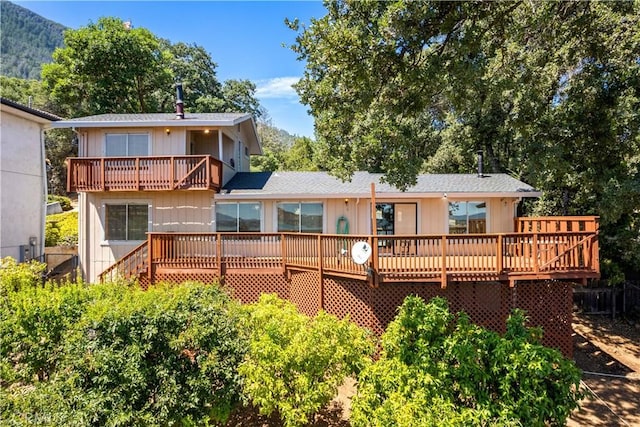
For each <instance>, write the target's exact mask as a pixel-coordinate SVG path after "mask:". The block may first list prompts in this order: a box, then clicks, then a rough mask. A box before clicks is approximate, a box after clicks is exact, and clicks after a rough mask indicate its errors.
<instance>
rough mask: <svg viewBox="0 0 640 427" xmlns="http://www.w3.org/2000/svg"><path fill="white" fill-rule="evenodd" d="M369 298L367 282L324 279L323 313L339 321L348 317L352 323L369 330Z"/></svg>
mask: <svg viewBox="0 0 640 427" xmlns="http://www.w3.org/2000/svg"><path fill="white" fill-rule="evenodd" d="M371 297H372V289H371V287H370V286H369V283H368V282H367V281H363V280H348V279H339V278H333V277H325V279H324V311H326V312H327V313H330V314H333V315H334V316H336V317H338V318H339V319H342V318H344V317H345V316H347V315H349V318H350V319H351V321H352V322H354V323H355V324H357V325H358V326H361V327H363V328H367V329H371V318H372V313H371Z"/></svg>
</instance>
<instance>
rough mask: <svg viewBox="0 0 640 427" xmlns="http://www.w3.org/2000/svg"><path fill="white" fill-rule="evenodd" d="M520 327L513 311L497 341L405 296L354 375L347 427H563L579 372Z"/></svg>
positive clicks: (435, 304) (521, 319) (441, 306)
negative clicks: (376, 353) (377, 350)
mask: <svg viewBox="0 0 640 427" xmlns="http://www.w3.org/2000/svg"><path fill="white" fill-rule="evenodd" d="M525 322H526V318H525V316H524V314H523V312H522V311H520V310H516V311H514V313H513V314H512V315H511V316H510V317H509V319H508V320H507V332H506V334H505V336H504V337H500V336H499V335H498V334H497V333H495V332H492V331H488V330H486V329H484V328H481V327H478V326H475V325H473V324H471V322H470V321H469V318H468V317H467V316H466V315H465V314H464V313H460V314H459V315H458V317H457V319H456V318H455V316H453V315H452V314H450V313H449V309H448V306H447V303H446V301H445V300H444V299H442V298H434V299H433V300H431V302H430V303H428V304H425V302H424V301H423V300H422V299H420V298H418V297H407V299H405V301H404V303H403V305H402V306H401V307H400V309H399V313H398V315H397V316H396V318H395V319H394V321H393V322H391V324H390V325H389V327H388V328H387V330H386V332H385V333H384V335H383V337H382V352H381V356H380V359H379V360H378V361H377V362H376V363H375V364H373V365H370V366H369V367H367V368H366V369H365V370H364V371H363V372H362V373H361V375H360V376H359V377H358V394H357V395H356V397H355V398H354V401H353V406H352V410H353V412H352V417H351V423H352V425H354V426H361V425H362V426H364V425H372V426H383V425H397V426H413V425H439V426H455V425H501V426H502V425H527V426H529V425H531V426H544V425H549V424H551V425H564V422H565V420H566V418H567V417H568V415H569V414H570V413H571V411H572V410H573V409H574V408H575V407H577V405H578V401H579V399H580V398H581V397H582V394H581V392H580V391H579V389H578V386H579V383H580V377H581V375H580V371H579V370H578V368H576V366H575V364H574V363H573V361H571V360H568V359H564V358H563V357H562V355H561V354H560V353H559V352H558V351H557V350H555V349H551V348H547V347H544V346H542V345H541V344H540V343H539V340H540V338H541V331H540V330H539V329H531V328H527V327H526V326H525Z"/></svg>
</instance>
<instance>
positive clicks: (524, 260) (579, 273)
mask: <svg viewBox="0 0 640 427" xmlns="http://www.w3.org/2000/svg"><path fill="white" fill-rule="evenodd" d="M147 236H148V239H147V242H145V244H146V248H145V247H144V245H145V244H143V245H141V246H139V247H138V248H136V249H135V250H134V251H132V252H130V253H129V254H127V255H126V256H125V257H124V258H123V259H122V260H121V261H119V262H118V263H116V264H114V266H112V267H110V269H107V270H105V272H103V273H102V275H101V277H106V275H107V274H111V271H113V270H114V269H117V270H118V271H120V272H121V270H122V269H123V268H130V269H133V270H134V271H133V272H128V271H125V272H124V273H125V274H124V275H125V276H127V275H131V274H137V273H135V270H136V269H137V270H140V271H145V270H146V271H148V273H149V275H150V279H151V281H153V276H154V274H155V272H156V271H158V270H164V271H165V272H166V271H173V270H191V269H208V270H213V271H215V272H216V273H217V274H218V275H223V274H224V272H226V271H228V270H230V269H234V270H258V269H265V270H280V271H286V270H291V269H294V270H295V269H298V270H309V271H319V272H321V273H322V274H335V275H340V276H344V277H354V278H362V279H364V278H366V277H367V276H371V275H372V274H373V275H375V276H374V277H375V278H378V277H381V278H382V279H383V280H391V281H394V280H395V281H398V280H401V281H402V280H421V279H430V280H431V279H433V280H436V281H440V282H441V283H442V284H443V286H446V283H447V281H448V280H449V278H450V277H453V276H456V277H462V276H465V275H468V276H474V277H476V276H477V277H479V276H486V277H490V278H492V279H491V280H512V279H513V280H517V278H518V277H536V276H538V275H539V276H541V277H542V276H544V277H551V276H553V275H554V274H556V273H558V274H560V273H561V274H564V275H568V277H569V276H571V274H574V273H575V277H577V278H580V277H585V275H589V277H595V276H597V275H599V264H598V253H597V232H595V231H563V232H537V231H536V232H528V233H498V234H444V235H410V236H406V235H402V236H401V235H383V236H380V235H342V234H312V233H196V232H194V233H161V232H150V233H147ZM358 241H366V242H369V243H370V244H371V245H372V246H373V248H374V250H373V251H372V252H373V256H372V257H371V259H370V260H369V261H368V263H366V264H365V265H364V266H363V265H359V264H356V263H355V262H354V261H353V259H352V258H351V247H352V246H353V245H354V244H355V243H356V242H358ZM147 248H148V249H147ZM136 253H140V254H139V255H135V254H136ZM143 254H144V256H143ZM134 256H137V258H136V260H137V261H128V259H130V258H133V257H134ZM127 266H128V267H127ZM514 278H516V279H514Z"/></svg>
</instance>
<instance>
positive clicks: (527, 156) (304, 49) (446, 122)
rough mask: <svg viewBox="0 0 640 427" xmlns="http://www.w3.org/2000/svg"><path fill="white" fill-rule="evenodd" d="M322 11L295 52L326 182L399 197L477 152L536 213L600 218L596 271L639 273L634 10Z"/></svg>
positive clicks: (346, 2) (638, 71)
mask: <svg viewBox="0 0 640 427" xmlns="http://www.w3.org/2000/svg"><path fill="white" fill-rule="evenodd" d="M325 5H326V7H327V12H328V13H327V15H326V16H325V17H323V18H321V19H318V20H315V21H312V23H311V25H310V26H309V27H307V28H303V29H302V31H300V33H299V35H298V38H297V41H296V44H295V45H294V46H292V48H293V50H294V51H296V52H297V53H298V55H299V58H300V59H302V60H306V62H307V66H306V71H305V75H304V77H303V78H302V80H301V81H300V82H299V83H298V84H297V90H298V93H299V94H300V96H301V99H302V101H303V102H304V103H305V104H307V105H308V106H309V107H310V110H311V113H312V115H313V116H314V118H315V120H316V132H317V136H318V139H319V145H320V150H319V151H320V152H321V157H322V158H323V161H325V162H326V166H327V168H328V169H330V170H331V171H332V172H333V173H335V174H336V175H338V176H340V177H343V178H348V177H349V176H350V174H351V173H353V171H355V170H358V169H365V170H370V171H379V172H384V173H385V177H386V179H387V180H388V181H389V182H391V183H393V184H395V185H397V186H399V187H400V188H404V187H406V186H408V185H411V184H412V183H414V182H415V178H416V174H418V173H419V172H421V171H425V170H428V171H453V172H472V168H473V167H474V166H473V165H474V161H473V158H474V156H475V152H476V151H477V150H480V149H482V150H483V151H484V152H485V158H486V159H487V164H486V170H487V171H488V172H507V173H510V174H512V175H514V176H516V177H518V178H520V179H523V180H525V181H527V182H529V183H530V184H532V185H534V186H535V187H537V188H538V189H540V190H542V191H543V192H544V194H545V196H544V198H543V199H542V200H541V201H540V203H539V204H538V206H537V207H536V211H537V212H544V213H548V214H577V213H580V214H596V215H599V216H600V217H601V224H602V230H603V234H605V235H606V236H607V238H606V239H603V245H602V247H603V253H604V255H605V257H611V258H613V259H615V260H616V261H617V262H620V263H622V264H623V265H624V266H625V268H626V269H627V270H633V269H634V268H635V269H636V270H640V259H638V258H639V256H638V255H635V254H634V255H629V253H628V250H629V249H630V248H632V247H633V246H634V245H637V244H638V241H640V240H639V237H638V236H639V234H638V223H639V222H640V220H639V219H638V216H639V215H640V214H638V212H640V190H639V189H640V167H639V163H640V159H639V156H638V153H639V152H640V116H639V115H638V114H637V111H638V110H640V2H638V1H635V2H624V1H618V2H601V1H593V2H572V3H567V2H544V1H531V2H435V1H424V2H408V1H397V2H375V1H351V0H336V1H327V2H326V3H325ZM289 24H290V26H291V27H292V28H293V29H295V30H300V28H299V27H298V25H297V22H295V21H294V22H290V23H289ZM635 253H637V251H635Z"/></svg>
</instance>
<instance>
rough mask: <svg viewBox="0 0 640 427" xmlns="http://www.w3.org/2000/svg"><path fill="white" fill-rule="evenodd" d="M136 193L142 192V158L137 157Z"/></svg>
mask: <svg viewBox="0 0 640 427" xmlns="http://www.w3.org/2000/svg"><path fill="white" fill-rule="evenodd" d="M136 191H140V157H136Z"/></svg>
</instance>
